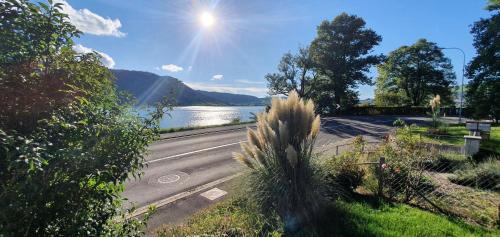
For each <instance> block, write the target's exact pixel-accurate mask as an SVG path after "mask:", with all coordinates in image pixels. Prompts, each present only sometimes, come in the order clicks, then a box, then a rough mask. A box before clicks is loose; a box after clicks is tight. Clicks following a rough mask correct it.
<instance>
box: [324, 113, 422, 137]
mask: <svg viewBox="0 0 500 237" xmlns="http://www.w3.org/2000/svg"><path fill="white" fill-rule="evenodd" d="M397 118H401V119H403V120H405V122H406V123H407V124H417V125H424V124H428V123H429V121H426V120H427V118H425V117H398V116H349V117H327V118H323V119H322V123H321V127H322V131H323V132H325V133H329V134H335V135H336V136H338V137H341V138H350V137H353V136H357V135H362V136H372V137H378V136H382V135H383V134H384V133H387V132H388V131H389V130H390V129H391V128H392V123H393V122H394V120H396V119H397Z"/></svg>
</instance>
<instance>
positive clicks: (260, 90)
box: [184, 82, 268, 97]
mask: <svg viewBox="0 0 500 237" xmlns="http://www.w3.org/2000/svg"><path fill="white" fill-rule="evenodd" d="M184 84H186V85H188V86H189V87H191V88H193V89H195V90H205V91H215V92H226V93H233V94H245V95H253V96H257V97H265V96H267V92H268V89H267V88H265V87H234V86H231V85H212V84H206V83H196V82H192V83H191V82H185V83H184Z"/></svg>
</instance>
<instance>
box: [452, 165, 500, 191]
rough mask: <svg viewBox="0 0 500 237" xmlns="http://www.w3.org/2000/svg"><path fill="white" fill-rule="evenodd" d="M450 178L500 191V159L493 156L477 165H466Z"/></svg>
mask: <svg viewBox="0 0 500 237" xmlns="http://www.w3.org/2000/svg"><path fill="white" fill-rule="evenodd" d="M449 179H450V181H452V182H454V183H457V184H460V185H465V186H471V187H476V188H481V189H490V190H494V191H500V160H499V159H498V157H491V158H490V159H489V160H486V161H484V162H481V163H479V164H478V165H476V166H467V167H464V168H462V169H460V170H457V171H456V172H455V176H452V177H450V178H449Z"/></svg>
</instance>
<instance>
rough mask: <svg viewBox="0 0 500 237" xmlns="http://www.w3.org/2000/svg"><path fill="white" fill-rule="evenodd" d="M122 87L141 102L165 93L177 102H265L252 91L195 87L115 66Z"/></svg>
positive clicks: (182, 103) (148, 101) (120, 88)
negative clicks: (237, 92) (230, 91)
mask: <svg viewBox="0 0 500 237" xmlns="http://www.w3.org/2000/svg"><path fill="white" fill-rule="evenodd" d="M111 71H112V72H113V74H114V76H115V77H116V82H115V84H116V87H117V88H118V90H122V91H128V92H130V93H131V94H132V95H133V96H134V97H136V98H137V100H138V102H139V103H140V104H154V103H156V102H158V101H160V100H161V99H162V98H163V97H164V96H170V97H172V96H174V97H175V99H176V102H177V103H176V105H178V106H190V105H240V106H241V105H263V104H264V103H263V102H264V101H263V100H262V99H260V98H257V97H255V96H250V95H240V94H231V93H222V92H210V91H202V90H194V89H192V88H190V87H189V86H187V85H186V84H184V83H183V82H182V81H180V80H179V79H177V78H174V77H170V76H159V75H156V74H154V73H150V72H142V71H129V70H111Z"/></svg>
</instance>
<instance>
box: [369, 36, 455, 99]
mask: <svg viewBox="0 0 500 237" xmlns="http://www.w3.org/2000/svg"><path fill="white" fill-rule="evenodd" d="M378 74H379V75H378V77H377V83H376V85H377V88H376V92H375V103H376V104H377V105H381V106H396V105H397V106H399V105H412V106H422V105H427V103H428V101H429V99H430V98H431V97H433V96H435V95H440V96H441V98H442V100H443V103H445V104H450V103H451V102H452V101H453V98H452V91H451V88H452V86H453V84H454V81H455V78H456V77H455V73H454V72H453V67H452V65H451V63H450V60H449V59H448V58H446V57H445V56H444V54H443V52H442V51H441V49H440V48H439V47H438V46H437V45H436V44H435V43H432V42H429V41H427V40H425V39H420V40H418V41H417V42H416V43H415V44H413V45H411V46H403V47H400V48H398V49H396V50H394V51H392V52H390V53H389V55H388V57H387V59H386V60H385V62H384V63H383V64H381V65H379V66H378Z"/></svg>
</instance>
